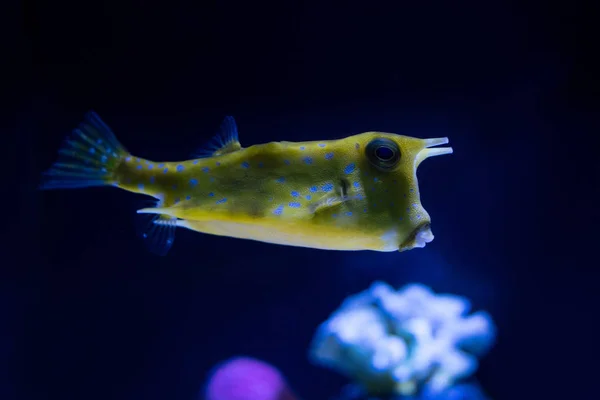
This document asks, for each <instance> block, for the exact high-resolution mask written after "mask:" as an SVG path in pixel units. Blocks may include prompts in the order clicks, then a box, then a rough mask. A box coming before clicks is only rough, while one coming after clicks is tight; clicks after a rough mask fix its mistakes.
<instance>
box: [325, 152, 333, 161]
mask: <svg viewBox="0 0 600 400" xmlns="http://www.w3.org/2000/svg"><path fill="white" fill-rule="evenodd" d="M332 158H333V153H331V152H329V153H327V154H325V159H326V160H331V159H332Z"/></svg>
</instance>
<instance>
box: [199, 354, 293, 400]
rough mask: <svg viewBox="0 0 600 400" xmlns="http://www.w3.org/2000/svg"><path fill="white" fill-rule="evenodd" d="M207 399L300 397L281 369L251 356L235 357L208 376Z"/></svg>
mask: <svg viewBox="0 0 600 400" xmlns="http://www.w3.org/2000/svg"><path fill="white" fill-rule="evenodd" d="M204 398H205V399H206V400H296V396H295V395H294V394H293V393H292V392H291V390H290V388H289V386H288V384H287V382H286V381H285V378H284V377H283V375H282V374H281V372H279V370H277V368H275V367H273V366H271V365H269V364H267V363H265V362H263V361H260V360H257V359H254V358H249V357H234V358H231V359H229V360H226V361H224V362H222V363H220V364H219V365H217V366H216V367H215V368H214V370H213V372H212V373H211V374H210V377H209V379H208V383H207V385H206V388H205V391H204Z"/></svg>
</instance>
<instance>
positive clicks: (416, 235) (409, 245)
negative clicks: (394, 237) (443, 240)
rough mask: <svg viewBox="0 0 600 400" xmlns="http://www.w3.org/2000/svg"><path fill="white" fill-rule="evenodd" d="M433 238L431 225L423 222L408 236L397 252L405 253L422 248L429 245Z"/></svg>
mask: <svg viewBox="0 0 600 400" xmlns="http://www.w3.org/2000/svg"><path fill="white" fill-rule="evenodd" d="M433 238H434V236H433V233H432V232H431V224H430V223H429V222H424V223H422V224H421V225H419V226H417V227H416V228H415V230H413V231H412V232H411V234H410V235H408V238H407V239H406V240H405V241H404V242H403V243H402V244H401V245H400V247H399V248H398V250H399V251H406V250H411V249H415V248H419V249H420V248H423V247H425V245H426V244H427V243H430V242H431V241H432V240H433Z"/></svg>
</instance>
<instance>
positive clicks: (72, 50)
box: [0, 1, 598, 400]
mask: <svg viewBox="0 0 600 400" xmlns="http://www.w3.org/2000/svg"><path fill="white" fill-rule="evenodd" d="M565 7H567V6H566V5H565ZM569 7H572V8H569ZM576 7H577V6H575V5H573V6H568V7H567V9H563V8H562V7H561V9H553V8H550V7H549V6H548V5H543V6H542V5H540V6H539V7H537V6H534V5H529V6H524V5H517V4H509V3H506V2H492V3H489V2H487V3H482V2H474V1H469V2H466V3H465V2H463V3H461V4H460V5H458V4H452V5H451V4H450V3H448V4H445V5H440V4H434V3H432V4H426V5H425V4H423V5H421V4H418V3H410V4H408V3H406V4H402V3H392V2H382V3H379V4H377V3H372V2H371V3H349V4H345V5H343V6H342V5H339V6H334V5H332V4H329V3H323V4H319V5H316V4H314V5H308V4H304V3H301V2H290V3H281V2H280V3H272V4H261V5H259V4H256V3H244V4H242V3H241V2H227V3H218V4H217V3H216V2H214V3H202V5H200V3H198V4H190V3H187V2H168V3H158V2H156V3H155V2H149V3H148V2H133V1H126V2H117V1H105V2H101V3H93V4H92V3H82V2H66V3H63V4H62V5H60V6H59V5H57V4H55V3H52V4H50V3H47V4H46V3H36V4H35V5H33V6H32V7H31V8H28V9H27V10H25V14H24V16H25V19H24V22H25V25H24V28H25V31H24V32H25V35H24V38H23V39H24V42H23V46H22V47H21V49H25V50H22V51H21V52H20V54H21V55H23V54H27V56H25V57H23V61H26V62H27V65H28V67H27V68H25V67H23V68H16V69H15V71H17V72H20V73H23V75H25V74H26V75H27V76H28V77H29V79H27V80H23V81H22V82H23V84H22V85H17V84H16V83H15V85H12V86H10V88H9V89H15V93H19V94H20V96H19V97H18V98H19V99H21V98H23V99H24V100H23V101H21V100H19V101H18V102H17V101H15V102H14V103H11V107H10V108H9V110H13V109H14V110H16V111H17V112H16V113H12V114H11V115H12V116H11V118H10V120H11V121H12V122H9V123H7V125H6V126H7V127H8V128H12V127H13V126H16V127H17V132H18V135H16V136H15V137H14V139H15V140H14V141H11V143H12V144H11V146H12V147H10V150H9V149H8V148H7V149H5V151H6V152H7V154H6V156H7V161H6V164H5V165H10V166H11V168H10V170H7V171H10V172H8V175H9V176H10V177H11V178H13V179H11V184H10V185H9V184H8V183H7V186H5V189H6V194H5V196H3V197H4V198H5V199H7V200H9V204H10V205H11V206H10V207H8V208H5V209H4V217H5V218H6V220H7V221H8V222H7V223H6V228H7V230H6V232H7V234H6V238H8V241H5V242H6V243H8V245H7V246H6V254H7V259H8V260H10V262H8V263H7V265H9V266H10V267H11V268H6V269H5V271H6V272H7V273H6V279H3V280H2V282H0V288H1V289H2V297H0V298H1V299H2V306H1V307H0V310H2V317H3V320H4V322H3V323H2V324H0V325H2V327H1V328H0V333H1V334H2V336H1V337H2V342H1V343H0V354H2V356H3V358H5V359H6V360H8V361H9V364H7V369H6V370H7V373H6V374H4V373H2V375H5V376H7V377H8V379H7V382H6V384H2V388H1V389H2V390H5V391H6V396H2V398H12V397H13V395H14V396H15V398H23V399H34V398H35V399H51V398H61V399H96V398H97V399H107V398H110V399H115V400H119V399H128V400H131V399H144V400H153V399H157V400H158V399H186V400H187V399H196V398H198V396H199V393H200V390H201V387H202V385H203V384H204V382H205V379H206V376H207V374H208V372H209V371H210V370H211V368H212V367H213V366H214V365H215V364H216V363H218V362H219V361H221V360H223V359H226V358H229V357H231V356H235V355H238V354H243V355H248V356H252V357H257V358H259V359H262V360H265V361H267V362H269V363H271V364H273V365H275V366H277V368H279V369H280V370H281V371H282V373H283V374H285V376H286V377H287V379H288V381H289V383H290V385H291V386H292V387H293V388H294V390H295V391H296V392H298V393H299V394H300V395H301V396H302V397H303V398H304V399H315V400H318V399H327V398H331V397H333V396H337V395H339V393H340V392H341V390H342V388H343V387H344V386H345V385H346V384H347V383H348V381H347V379H345V378H343V377H342V376H341V375H339V374H337V373H336V372H334V371H331V370H327V369H324V368H321V367H317V366H314V365H313V364H311V363H310V361H309V359H308V356H307V352H308V348H309V344H310V342H311V339H312V337H313V335H314V333H315V329H316V328H317V326H318V325H319V324H320V323H322V322H323V321H324V320H325V319H326V318H327V317H328V316H329V315H330V314H331V313H332V312H333V311H335V309H336V308H337V307H338V306H339V305H340V303H341V302H342V301H343V300H344V298H346V297H347V296H348V295H350V294H354V293H357V292H360V291H362V290H365V289H366V288H367V287H368V286H369V285H370V284H371V283H372V282H373V281H376V280H381V281H385V282H388V283H389V284H390V285H393V286H396V287H399V286H402V285H404V284H406V283H409V282H421V283H424V284H426V285H429V286H431V287H432V288H433V289H434V290H435V291H436V292H448V293H456V294H460V295H462V296H465V297H467V298H469V299H470V301H471V303H472V305H473V308H474V309H484V310H487V311H488V312H489V313H490V314H491V315H492V317H493V319H494V321H495V323H496V325H497V329H498V337H497V342H496V344H495V346H494V347H493V348H492V349H491V351H490V352H489V353H488V354H486V355H485V356H484V357H483V358H482V359H481V364H480V367H479V369H478V371H477V373H476V374H475V378H476V380H477V382H478V383H479V384H480V386H481V388H482V389H483V390H485V392H486V393H487V394H489V395H490V397H492V398H494V399H516V398H542V397H548V396H549V395H556V396H558V395H559V394H560V395H568V396H569V398H573V399H576V398H577V399H579V398H587V397H584V396H586V395H587V393H588V392H587V391H586V390H587V389H586V384H587V383H588V382H589V380H588V378H587V376H589V375H590V371H591V369H590V368H586V367H584V366H583V365H582V364H581V360H582V359H583V355H582V354H585V353H586V352H589V351H590V349H591V343H592V338H593V337H594V336H593V334H592V328H591V326H592V325H591V319H593V317H592V315H593V314H590V311H589V310H590V308H591V309H592V310H594V309H593V308H592V304H594V300H597V299H596V297H597V296H596V295H595V294H594V293H595V287H596V282H597V280H595V279H594V277H595V276H596V272H595V269H596V268H594V266H595V265H596V264H597V261H594V260H595V258H590V257H588V255H587V251H589V249H591V248H592V246H591V241H592V239H593V238H594V236H593V235H592V233H590V232H589V229H590V226H595V225H594V222H593V221H597V216H598V211H597V207H596V204H597V202H595V201H594V199H593V198H592V193H591V191H592V189H593V188H594V187H596V188H597V187H598V178H597V171H598V169H597V165H595V163H594V162H592V160H593V158H591V157H587V156H586V155H585V152H586V148H588V147H591V145H588V143H590V139H588V138H589V137H590V134H591V133H592V132H597V128H598V118H596V117H597V113H596V112H597V108H595V107H594V103H593V97H592V96H593V93H596V94H597V89H598V86H597V81H594V80H593V79H592V72H591V71H592V70H594V69H593V68H592V67H591V66H590V64H589V62H590V60H589V57H588V56H587V55H586V54H587V53H586V52H585V51H584V46H585V45H586V42H585V37H588V36H589V35H586V34H585V33H586V31H585V29H586V28H584V24H583V22H581V23H576V21H579V20H578V19H577V18H580V17H582V16H583V15H584V14H585V13H584V12H583V11H581V10H579V11H578V10H577V9H576ZM582 38H583V39H582ZM15 76H16V75H15ZM19 76H20V74H19ZM15 82H16V81H15ZM594 82H596V83H594ZM25 93H26V94H27V95H26V96H23V94H25ZM595 104H597V103H595ZM89 109H94V110H95V111H97V112H98V113H99V114H100V115H101V116H102V118H104V119H105V121H106V122H107V123H109V124H110V126H111V127H112V128H113V130H114V131H115V132H116V133H117V135H118V137H119V139H120V140H121V141H122V142H123V144H124V145H125V146H126V147H127V148H128V149H129V150H130V151H132V152H133V153H135V154H137V155H139V156H141V157H147V158H150V159H173V160H177V159H185V158H187V157H188V156H189V155H190V154H192V153H194V152H196V151H197V149H198V148H199V147H200V146H202V144H203V143H204V142H206V141H207V140H208V139H210V138H211V137H212V135H213V134H214V133H215V131H216V129H217V128H218V125H219V124H220V122H221V119H222V118H223V117H224V116H225V115H234V116H235V117H236V121H237V124H238V127H239V133H240V140H241V143H242V145H244V146H248V145H252V144H257V143H264V142H267V141H272V140H288V141H301V140H316V139H333V138H340V137H344V136H348V135H351V134H355V133H359V132H363V131H369V130H381V131H388V132H397V133H401V134H407V135H411V136H417V137H423V138H425V137H440V136H448V137H449V138H450V143H451V145H452V147H453V148H454V154H453V155H451V156H444V157H440V158H433V159H431V160H427V161H426V162H424V163H423V164H422V166H421V167H420V168H419V174H418V176H419V181H420V189H421V192H422V202H423V205H424V206H425V208H426V209H427V210H428V212H429V213H430V215H431V217H432V229H433V232H434V234H435V236H436V238H435V240H434V241H433V242H432V243H430V244H429V245H428V246H427V247H426V248H425V249H418V250H413V251H410V252H405V253H371V252H360V253H340V252H325V251H316V250H309V249H301V248H293V247H284V246H276V245H269V244H263V243H257V242H252V241H242V240H236V239H228V238H219V237H212V236H207V235H201V234H197V233H193V232H188V231H183V230H181V231H178V232H177V237H176V241H175V245H174V247H173V249H172V251H171V252H170V254H169V255H168V256H167V257H162V258H161V257H156V256H154V255H152V254H150V253H148V252H147V251H145V249H144V247H143V245H142V244H141V242H140V241H139V240H138V239H137V238H136V234H135V224H134V219H135V209H136V208H138V207H139V204H140V201H141V202H143V198H142V197H141V196H136V195H132V194H129V193H125V192H121V191H118V190H116V189H110V188H106V189H103V188H99V189H87V190H81V191H65V192H38V191H37V190H36V186H37V183H38V178H39V174H40V173H41V172H42V171H43V170H44V169H46V168H47V167H48V166H49V165H50V163H51V162H53V161H54V160H55V156H56V150H57V149H58V147H59V145H60V143H61V141H62V139H63V137H64V136H65V135H66V134H67V133H68V132H69V131H70V130H71V129H72V128H73V127H74V126H76V125H77V124H78V123H79V122H80V120H81V118H82V117H83V114H84V113H85V112H86V111H87V110H89ZM594 113H596V114H594ZM594 115H595V116H596V117H593V116H594ZM15 116H16V119H15ZM14 121H16V124H15V122H14ZM7 146H8V145H7ZM12 149H14V150H12ZM595 171H596V172H595ZM596 192H597V190H596ZM11 196H12V197H11ZM15 205H16V207H15ZM595 236H596V237H597V234H596V235H595ZM3 264H4V263H3ZM13 265H14V266H15V268H12V266H13ZM3 269H4V268H3ZM592 312H595V311H592ZM4 355H6V357H4ZM592 369H593V368H592ZM0 372H1V370H0ZM549 382H553V383H552V384H550V383H549ZM567 383H568V385H567ZM0 393H2V392H0Z"/></svg>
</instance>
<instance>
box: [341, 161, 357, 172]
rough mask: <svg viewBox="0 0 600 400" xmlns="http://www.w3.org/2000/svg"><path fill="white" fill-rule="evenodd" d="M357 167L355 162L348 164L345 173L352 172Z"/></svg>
mask: <svg viewBox="0 0 600 400" xmlns="http://www.w3.org/2000/svg"><path fill="white" fill-rule="evenodd" d="M355 169H356V165H355V164H354V163H352V164H348V165H346V168H344V173H346V174H351V173H353V172H354V170H355Z"/></svg>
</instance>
